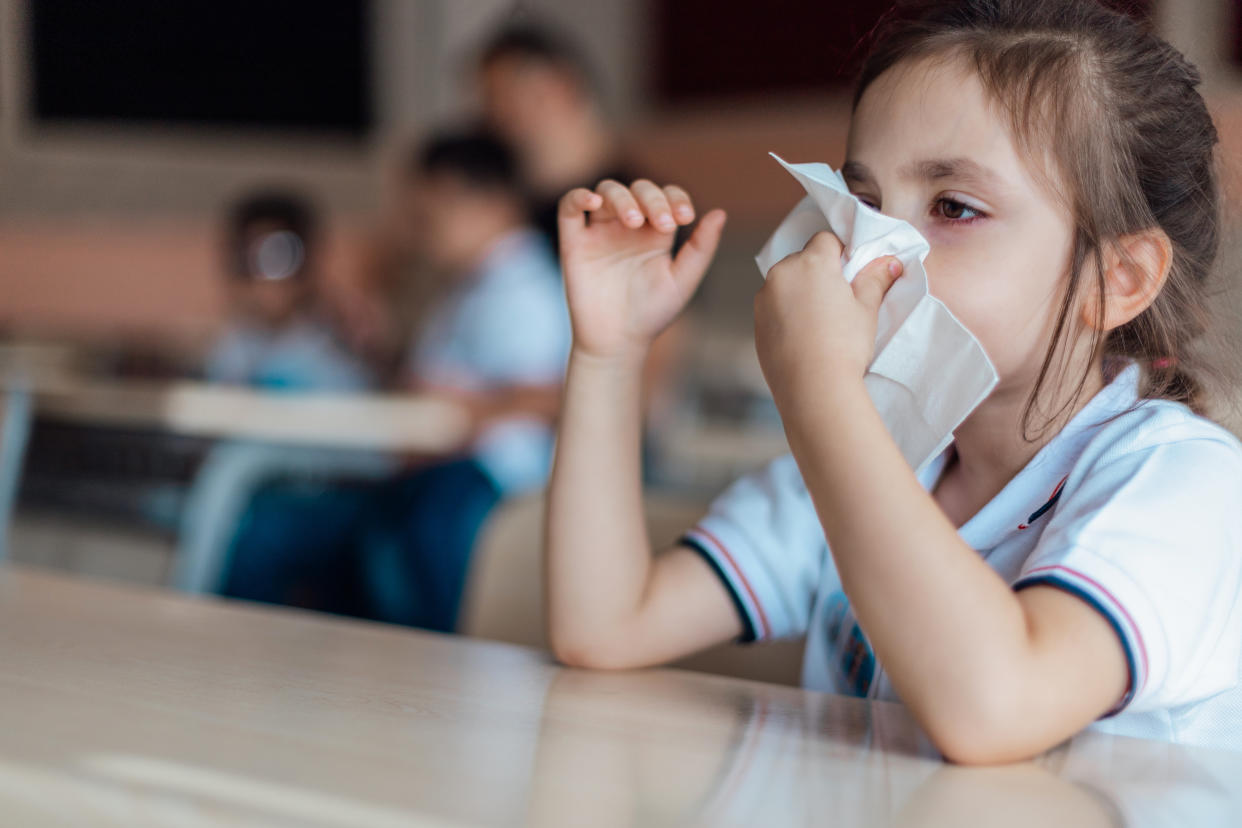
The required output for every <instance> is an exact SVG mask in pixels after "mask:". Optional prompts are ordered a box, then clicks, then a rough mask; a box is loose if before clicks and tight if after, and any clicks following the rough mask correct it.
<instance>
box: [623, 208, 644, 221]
mask: <svg viewBox="0 0 1242 828" xmlns="http://www.w3.org/2000/svg"><path fill="white" fill-rule="evenodd" d="M625 220H626V221H642V220H643V214H642V213H640V212H638V211H637V210H628V211H626V214H625Z"/></svg>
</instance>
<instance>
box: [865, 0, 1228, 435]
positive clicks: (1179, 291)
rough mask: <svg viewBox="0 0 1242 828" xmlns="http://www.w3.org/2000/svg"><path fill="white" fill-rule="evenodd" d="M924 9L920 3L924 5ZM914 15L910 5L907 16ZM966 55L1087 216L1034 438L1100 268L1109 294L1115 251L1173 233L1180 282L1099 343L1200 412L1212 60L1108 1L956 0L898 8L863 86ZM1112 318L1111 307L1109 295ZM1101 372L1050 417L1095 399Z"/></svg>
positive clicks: (1023, 146) (1216, 221)
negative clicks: (1193, 58)
mask: <svg viewBox="0 0 1242 828" xmlns="http://www.w3.org/2000/svg"><path fill="white" fill-rule="evenodd" d="M910 11H913V12H914V13H913V14H910V13H909V12H910ZM903 12H905V13H903ZM954 59H957V60H965V61H966V65H967V66H969V67H971V68H972V69H974V70H975V71H976V72H977V73H978V76H979V78H980V80H981V81H982V83H983V85H984V88H985V89H986V90H987V91H988V93H989V94H990V95H991V96H992V97H993V99H994V100H995V101H996V102H997V103H999V104H1000V105H1001V106H1002V107H1003V110H1004V111H1005V112H1006V113H1007V114H1008V116H1009V117H1010V118H1011V131H1012V134H1013V136H1014V140H1015V142H1016V143H1017V145H1018V147H1019V149H1020V150H1021V151H1022V152H1023V153H1024V155H1025V156H1026V157H1027V158H1028V159H1029V160H1032V161H1034V162H1035V163H1034V164H1033V166H1034V167H1040V165H1041V164H1043V163H1045V159H1051V163H1052V165H1053V166H1055V168H1056V169H1055V170H1051V169H1047V168H1042V169H1041V172H1042V173H1043V174H1044V175H1045V177H1046V178H1047V179H1049V180H1051V179H1053V178H1055V179H1056V180H1057V182H1058V184H1059V190H1060V192H1061V193H1062V195H1063V197H1064V199H1065V201H1066V206H1067V208H1068V209H1069V210H1070V211H1071V213H1072V216H1073V225H1074V240H1073V253H1072V257H1071V261H1070V269H1069V275H1068V281H1067V284H1066V288H1065V293H1064V296H1063V298H1062V301H1061V307H1060V313H1059V315H1058V317H1057V320H1056V325H1055V327H1054V330H1053V336H1052V343H1051V345H1050V347H1049V349H1048V353H1047V354H1046V355H1045V357H1044V361H1043V364H1042V366H1041V367H1040V371H1039V378H1038V380H1037V382H1036V385H1035V389H1034V390H1033V391H1032V393H1031V397H1030V399H1029V400H1028V402H1027V406H1026V412H1025V414H1024V416H1023V428H1024V432H1027V433H1029V431H1030V423H1031V419H1032V412H1033V411H1034V409H1035V406H1036V404H1037V400H1038V399H1039V397H1040V392H1041V390H1042V389H1043V388H1044V387H1045V386H1046V384H1047V383H1048V382H1049V381H1050V380H1052V379H1054V378H1056V379H1058V380H1060V379H1063V376H1062V375H1063V373H1064V370H1065V368H1066V364H1067V361H1068V359H1069V353H1068V350H1069V349H1068V348H1066V347H1065V346H1066V343H1067V341H1068V340H1069V338H1070V337H1071V336H1072V335H1073V334H1075V333H1076V329H1077V323H1076V322H1075V320H1074V316H1075V314H1074V308H1075V307H1076V304H1077V303H1076V299H1077V298H1078V297H1079V296H1080V295H1082V292H1083V284H1082V283H1083V281H1084V274H1085V272H1086V268H1085V267H1084V265H1085V264H1086V263H1087V262H1088V260H1091V261H1093V262H1094V263H1095V265H1096V268H1095V270H1096V274H1097V276H1096V282H1097V288H1098V289H1099V291H1100V294H1099V295H1100V296H1101V297H1102V296H1103V295H1104V294H1103V289H1104V253H1105V251H1106V250H1107V249H1108V247H1109V245H1110V244H1112V243H1114V242H1116V241H1117V240H1118V239H1120V238H1121V237H1122V236H1125V235H1126V234H1129V233H1135V232H1138V231H1142V230H1148V229H1152V228H1159V229H1160V230H1162V231H1164V233H1165V234H1166V235H1167V236H1168V239H1169V241H1170V243H1171V245H1172V251H1173V256H1172V265H1171V268H1170V271H1169V276H1168V281H1167V282H1166V284H1165V287H1164V289H1163V290H1161V292H1160V294H1159V295H1158V296H1157V297H1156V300H1155V301H1154V302H1153V303H1152V305H1151V307H1149V308H1148V309H1147V310H1145V311H1143V312H1142V313H1141V314H1139V315H1138V316H1137V317H1136V318H1135V319H1133V320H1131V321H1130V322H1127V323H1126V324H1124V325H1122V326H1121V327H1119V328H1116V329H1115V330H1113V331H1110V332H1108V333H1107V334H1103V333H1101V332H1100V331H1099V326H1097V328H1096V331H1095V333H1094V335H1093V338H1092V346H1093V348H1092V353H1093V354H1096V355H1101V356H1103V357H1105V358H1107V357H1123V358H1126V359H1131V360H1136V361H1137V362H1139V364H1140V365H1141V366H1142V367H1143V368H1144V371H1143V377H1144V379H1143V387H1142V389H1141V392H1140V393H1141V395H1142V396H1143V397H1163V398H1167V399H1173V400H1178V401H1181V402H1185V403H1187V404H1188V405H1190V406H1191V407H1192V408H1194V409H1196V410H1199V411H1201V410H1202V407H1203V403H1204V400H1203V398H1202V393H1201V390H1200V388H1201V386H1200V383H1199V382H1198V381H1197V378H1198V377H1199V376H1200V371H1201V369H1202V368H1203V367H1205V366H1203V365H1202V364H1196V363H1197V361H1198V360H1200V359H1201V356H1199V355H1198V353H1197V350H1196V349H1192V348H1190V347H1189V346H1190V344H1191V342H1192V341H1193V340H1195V339H1196V338H1197V337H1198V336H1199V335H1200V334H1201V333H1203V332H1204V331H1205V330H1206V328H1207V318H1208V313H1207V303H1208V286H1207V280H1208V276H1209V272H1210V271H1211V268H1212V263H1213V260H1214V259H1215V257H1216V251H1217V246H1218V237H1219V233H1220V218H1219V214H1218V210H1219V203H1218V194H1217V181H1216V171H1215V164H1214V147H1215V145H1216V142H1217V136H1216V128H1215V126H1214V125H1213V123H1212V118H1211V116H1210V115H1209V114H1208V110H1207V105H1206V104H1205V103H1204V101H1203V97H1202V96H1201V95H1200V94H1199V91H1198V86H1199V83H1200V76H1199V72H1198V70H1196V69H1195V67H1194V66H1193V65H1192V64H1191V63H1190V62H1189V61H1187V60H1186V58H1185V57H1184V56H1183V55H1182V54H1181V53H1180V52H1178V51H1177V50H1176V49H1174V48H1173V47H1172V46H1170V45H1169V44H1168V43H1166V42H1165V41H1163V40H1161V39H1160V38H1159V37H1157V36H1156V35H1154V34H1152V33H1151V32H1150V31H1149V30H1148V29H1147V28H1145V27H1144V26H1143V25H1142V24H1140V23H1139V22H1137V21H1135V20H1133V19H1131V18H1130V17H1127V16H1126V15H1124V14H1121V13H1118V12H1115V11H1111V10H1109V9H1107V8H1105V7H1104V6H1102V5H1100V4H1099V3H1098V2H1095V0H951V2H938V3H926V2H924V3H919V4H918V5H917V7H914V8H911V4H906V5H905V6H904V8H899V9H898V10H897V12H896V13H894V14H893V15H892V16H891V17H890V18H889V19H888V20H887V21H886V22H884V23H882V24H881V26H880V27H879V28H878V29H877V39H876V41H875V45H874V46H873V47H872V51H871V53H870V55H869V56H868V57H867V58H866V60H865V61H864V64H863V67H862V71H861V75H860V77H859V81H858V86H857V90H856V92H855V97H854V107H855V108H857V106H858V102H859V101H860V100H861V98H862V96H863V93H864V92H865V91H866V90H867V88H868V86H870V84H871V83H872V82H873V81H875V79H876V78H878V77H879V76H880V75H881V74H883V73H884V72H885V71H886V70H888V69H890V68H892V67H893V66H895V65H897V64H898V63H903V62H907V61H911V60H954ZM1097 305H1098V307H1099V311H1100V317H1101V318H1100V322H1101V323H1102V321H1103V319H1102V316H1103V311H1104V306H1103V302H1099V303H1097ZM1087 377H1088V375H1087V374H1085V373H1084V375H1083V376H1082V377H1081V378H1079V380H1078V385H1077V387H1076V389H1075V393H1074V394H1073V395H1072V396H1071V397H1070V398H1069V399H1068V400H1067V401H1066V402H1065V403H1064V404H1063V406H1062V407H1060V408H1059V409H1058V410H1057V411H1054V412H1050V416H1049V418H1048V420H1047V422H1046V423H1045V424H1044V426H1043V427H1042V428H1041V429H1039V430H1041V431H1042V430H1043V428H1046V427H1048V426H1049V425H1051V424H1052V422H1053V421H1054V420H1056V419H1057V418H1058V417H1059V416H1060V415H1061V414H1062V413H1063V412H1064V411H1066V410H1068V409H1069V408H1070V406H1072V405H1073V404H1074V401H1075V400H1076V399H1077V398H1078V397H1079V396H1080V395H1081V393H1082V389H1083V387H1084V385H1085V383H1086V381H1087Z"/></svg>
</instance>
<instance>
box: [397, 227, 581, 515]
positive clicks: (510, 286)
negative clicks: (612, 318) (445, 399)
mask: <svg viewBox="0 0 1242 828" xmlns="http://www.w3.org/2000/svg"><path fill="white" fill-rule="evenodd" d="M571 340H572V332H571V329H570V324H569V308H568V306H567V305H566V304H565V288H564V284H563V282H562V281H561V274H560V267H559V265H558V264H557V260H556V256H555V255H554V254H553V252H552V250H551V248H549V247H548V244H547V241H546V240H545V239H544V238H543V236H542V235H540V234H539V233H538V232H536V231H534V230H529V229H527V230H516V231H514V232H512V233H510V234H509V235H507V236H504V237H503V238H501V239H499V240H497V241H496V242H495V243H494V244H493V245H492V246H491V248H490V249H489V250H488V251H487V254H486V255H485V256H484V257H483V260H482V261H481V262H480V263H479V265H478V266H477V267H476V268H475V271H474V272H473V273H472V274H470V275H469V276H467V277H466V278H464V279H463V280H462V281H461V282H460V283H459V284H458V285H456V286H455V287H454V289H453V290H452V291H450V293H449V295H448V296H447V297H446V298H445V299H444V301H443V303H442V304H441V305H440V306H439V307H437V308H436V311H435V313H434V315H433V317H432V319H431V321H430V323H429V324H428V326H427V329H426V330H425V331H424V332H423V333H422V335H421V336H420V337H419V339H418V340H417V342H415V343H414V346H413V348H412V349H411V352H410V355H409V358H408V365H409V371H410V372H411V373H412V374H413V375H414V376H415V377H417V378H418V379H419V380H420V381H422V382H424V383H426V384H428V385H433V386H441V387H447V388H459V389H462V390H463V391H487V390H496V389H503V388H507V387H511V386H518V385H557V384H559V383H561V382H563V381H564V378H565V365H566V363H567V361H568V360H569V347H570V344H571ZM553 439H554V436H553V432H552V426H551V424H550V423H547V422H545V421H543V420H540V419H537V418H534V417H513V418H510V419H506V420H503V421H501V422H497V423H493V424H492V425H490V426H489V427H488V428H487V429H485V430H484V431H483V433H482V434H480V435H478V437H477V439H476V440H475V443H474V445H473V446H472V447H471V451H472V452H473V454H474V457H475V459H476V460H478V462H479V464H480V465H481V466H482V467H483V469H484V470H485V471H486V472H487V474H488V475H489V476H490V477H491V478H492V480H493V481H495V483H496V485H497V487H498V488H499V489H500V491H501V493H502V494H504V495H506V496H509V495H514V494H518V493H520V492H524V491H528V490H530V489H534V488H538V487H539V486H542V485H543V484H544V483H545V482H546V480H547V476H548V470H549V468H550V466H551V462H552V445H553Z"/></svg>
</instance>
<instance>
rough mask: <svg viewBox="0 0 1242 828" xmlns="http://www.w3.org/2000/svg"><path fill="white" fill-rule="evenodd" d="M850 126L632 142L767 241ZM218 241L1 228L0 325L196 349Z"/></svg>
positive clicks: (807, 113) (122, 222)
mask: <svg viewBox="0 0 1242 828" xmlns="http://www.w3.org/2000/svg"><path fill="white" fill-rule="evenodd" d="M1217 120H1218V124H1219V127H1220V130H1221V134H1222V153H1221V156H1222V162H1223V167H1224V173H1225V182H1226V187H1227V190H1229V191H1230V192H1232V193H1239V192H1242V99H1237V100H1229V101H1221V102H1218V106H1217ZM847 122H848V113H847V111H846V110H845V107H844V106H843V105H842V104H840V103H837V104H835V105H828V106H824V105H820V106H818V107H809V106H807V107H800V108H798V109H796V110H792V111H791V110H783V111H755V110H754V109H747V110H727V109H725V110H712V111H704V112H701V113H680V114H678V115H677V116H676V117H674V118H669V119H667V120H666V121H664V122H662V123H659V124H653V125H649V126H647V127H644V128H642V129H639V130H635V131H634V132H633V133H632V134H631V135H630V136H629V144H630V146H631V147H632V151H631V155H632V156H633V158H634V159H635V161H636V162H637V163H638V165H639V166H640V167H641V168H643V169H645V170H649V171H650V172H651V174H652V175H653V176H655V177H662V178H667V179H671V180H676V181H677V182H679V183H681V184H683V185H685V186H686V187H687V188H688V189H689V190H690V191H691V192H692V193H693V194H694V195H695V197H696V200H697V201H698V203H699V204H700V205H701V206H702V207H704V208H710V207H717V206H719V207H724V208H726V209H728V210H729V212H730V214H731V220H732V223H733V227H734V230H735V232H736V231H737V230H738V229H745V228H750V229H752V230H753V229H760V230H762V229H763V228H766V227H767V226H769V225H771V224H772V223H774V222H775V221H776V220H777V218H779V216H780V215H782V214H783V212H784V211H785V210H787V209H788V208H789V206H790V205H791V204H792V203H793V202H794V201H795V200H796V198H797V197H798V195H799V190H798V187H797V185H796V184H795V183H794V182H793V181H792V180H791V179H790V178H789V177H788V176H786V175H784V174H783V173H781V172H780V171H779V169H778V168H777V166H776V164H775V162H773V161H771V160H770V159H769V158H768V157H767V152H768V151H769V150H775V151H777V152H779V153H781V154H782V155H784V156H785V157H787V158H789V159H790V160H793V161H808V160H813V159H823V160H826V161H830V162H833V163H839V162H840V160H841V156H842V153H843V150H844V142H845V130H846V126H847ZM1232 201H1233V204H1234V205H1235V206H1236V205H1237V204H1238V199H1233V200H1232ZM366 223H367V222H366V217H354V218H353V219H352V220H351V221H349V222H345V223H344V226H341V227H337V228H335V231H334V232H333V233H331V234H330V239H329V244H328V270H329V271H330V272H331V274H332V275H333V276H334V278H338V279H344V280H346V281H348V280H350V279H353V278H356V277H357V275H358V274H359V273H360V271H361V267H362V265H361V262H362V254H363V252H364V248H363V246H362V242H361V239H362V238H363V236H362V233H361V232H359V231H360V228H364V227H365V226H366ZM216 232H217V231H216V227H215V226H214V224H213V223H211V222H210V221H209V220H207V219H202V220H193V219H168V220H164V219H150V218H135V217H126V216H119V215H118V216H101V217H99V218H97V219H93V220H91V221H89V222H86V221H83V220H82V219H81V218H77V219H73V220H69V219H56V220H52V219H43V220H34V219H30V220H12V219H10V220H6V221H5V222H4V223H3V224H0V325H5V326H9V327H13V328H17V329H21V330H31V329H33V330H37V331H44V332H49V333H57V334H72V335H75V336H81V337H84V338H91V337H95V336H100V335H106V336H116V335H120V336H143V337H158V338H172V339H174V340H178V341H180V342H183V343H186V344H193V343H196V342H200V341H202V339H203V338H204V337H207V336H209V335H210V334H211V332H212V331H213V329H214V328H215V327H216V326H217V325H218V323H219V321H220V317H221V310H222V292H221V290H220V281H219V279H220V277H219V276H218V272H217V255H218V251H217V248H216V245H217V239H216Z"/></svg>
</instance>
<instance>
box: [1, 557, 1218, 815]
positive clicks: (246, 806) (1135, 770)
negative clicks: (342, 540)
mask: <svg viewBox="0 0 1242 828" xmlns="http://www.w3.org/2000/svg"><path fill="white" fill-rule="evenodd" d="M0 733H3V734H4V738H3V739H2V740H0V814H3V816H4V822H5V823H6V824H12V825H23V826H43V825H84V824H92V825H94V824H108V825H125V826H144V825H160V826H165V825H178V826H199V825H218V824H228V825H311V826H350V827H351V828H353V827H354V826H367V825H378V826H387V825H394V826H395V825H411V824H430V825H448V824H452V825H511V824H521V823H527V822H529V823H534V824H539V825H573V826H580V825H591V826H598V825H684V824H698V825H718V824H721V825H723V824H734V825H764V826H770V825H782V824H796V825H811V824H820V825H843V826H859V825H903V826H939V825H943V826H953V827H954V828H958V826H962V825H982V826H990V825H1005V826H1023V825H1049V824H1051V825H1057V826H1059V828H1075V827H1076V826H1114V825H1129V826H1144V825H1161V826H1163V825H1174V826H1196V828H1199V827H1200V826H1212V825H1237V824H1240V820H1242V797H1240V795H1239V793H1238V790H1237V789H1238V786H1239V784H1242V754H1228V753H1221V752H1212V751H1194V750H1185V749H1180V748H1175V747H1172V746H1169V745H1165V744H1161V743H1155V742H1141V741H1134V740H1127V739H1117V738H1108V737H1080V738H1079V739H1077V740H1074V741H1073V742H1072V743H1070V744H1069V745H1067V746H1064V747H1062V748H1059V749H1057V750H1055V751H1053V752H1051V753H1050V754H1048V755H1046V756H1044V757H1041V758H1040V759H1039V760H1038V761H1036V762H1033V763H1028V764H1023V765H1017V766H1012V767H1005V768H994V769H964V768H955V767H949V766H946V765H944V764H942V763H941V762H939V761H938V760H937V759H936V758H935V757H934V755H932V754H930V752H929V749H928V747H927V745H926V744H925V743H924V742H923V740H922V737H921V736H920V734H919V731H918V730H917V728H915V727H914V726H913V724H912V723H911V721H910V720H909V718H908V717H907V716H906V714H905V713H904V711H903V710H902V709H901V708H900V707H898V706H895V705H888V704H868V703H866V702H862V701H857V700H850V699H843V698H839V697H833V696H827V695H822V694H815V693H807V692H803V691H800V690H796V689H793V688H784V687H778V686H774V685H763V684H756V683H749V682H742V681H737V680H730V679H722V678H718V677H710V676H705V675H699V674H694V673H687V672H679V671H674V670H652V671H644V672H634V673H623V674H604V673H588V672H580V671H573V670H565V669H562V668H558V667H556V666H554V665H553V664H551V663H550V662H549V661H548V660H547V658H546V657H545V656H544V655H543V654H541V653H538V652H536V651H533V650H525V649H521V648H515V647H511V646H507V645H500V644H492V643H484V642H478V641H469V640H465V639H460V638H451V637H444V636H435V635H429V634H421V633H417V632H413V631H409V630H404V629H399V628H393V627H385V626H381V625H375V624H367V623H361V622H353V621H347V620H341V619H333V618H329V617H324V616H317V615H312V614H307V613H301V612H297V611H292V610H277V609H267V608H262V607H257V606H249V605H243V604H232V603H227V602H222V601H218V600H213V599H202V598H187V597H184V596H180V595H176V594H173V593H165V592H157V591H150V590H143V589H136V588H132V587H123V586H117V585H108V584H101V583H91V582H86V581H79V580H72V579H68V578H65V577H63V576H58V575H52V574H48V573H44V572H41V571H36V570H28V569H21V568H12V567H10V568H6V569H0Z"/></svg>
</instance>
